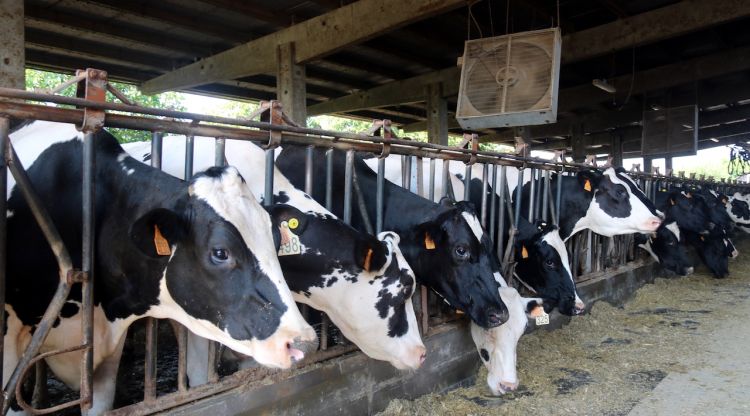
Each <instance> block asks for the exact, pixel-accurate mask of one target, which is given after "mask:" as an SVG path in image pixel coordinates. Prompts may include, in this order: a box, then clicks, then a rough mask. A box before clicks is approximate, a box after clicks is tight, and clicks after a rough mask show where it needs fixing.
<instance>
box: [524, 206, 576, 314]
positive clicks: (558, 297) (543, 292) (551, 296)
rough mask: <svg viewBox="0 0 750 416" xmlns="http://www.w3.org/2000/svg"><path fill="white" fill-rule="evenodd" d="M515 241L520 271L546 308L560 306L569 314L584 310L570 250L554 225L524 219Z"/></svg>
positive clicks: (561, 310) (563, 311)
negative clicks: (569, 261)
mask: <svg viewBox="0 0 750 416" xmlns="http://www.w3.org/2000/svg"><path fill="white" fill-rule="evenodd" d="M518 228H519V233H518V237H517V238H516V242H515V247H514V249H515V258H516V261H517V266H516V273H517V274H518V276H519V277H520V278H521V279H522V280H523V281H525V282H526V283H528V284H529V285H530V286H531V287H532V288H534V290H535V291H536V292H537V296H539V297H541V298H542V299H543V300H544V309H545V311H547V312H550V311H551V310H552V309H553V308H554V307H557V308H558V309H559V310H560V312H561V313H563V314H565V315H578V314H581V313H583V312H584V308H585V305H584V303H583V302H582V301H581V299H580V298H579V297H578V293H576V287H575V283H574V282H573V277H572V275H571V273H570V266H569V263H568V252H567V250H566V248H565V244H564V243H563V241H562V239H561V238H560V234H559V233H558V229H557V227H556V226H555V225H553V224H548V223H546V222H543V221H537V222H536V223H535V224H530V223H529V222H527V221H525V220H523V219H521V221H520V222H519V224H518Z"/></svg>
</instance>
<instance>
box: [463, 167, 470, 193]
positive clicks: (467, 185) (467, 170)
mask: <svg viewBox="0 0 750 416" xmlns="http://www.w3.org/2000/svg"><path fill="white" fill-rule="evenodd" d="M470 196H471V165H466V167H465V168H464V201H468V200H469V197H470Z"/></svg>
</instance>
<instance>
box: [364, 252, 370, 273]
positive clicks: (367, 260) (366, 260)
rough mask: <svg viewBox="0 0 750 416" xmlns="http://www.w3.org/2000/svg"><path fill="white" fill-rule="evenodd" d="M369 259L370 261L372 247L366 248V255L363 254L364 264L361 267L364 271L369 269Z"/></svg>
mask: <svg viewBox="0 0 750 416" xmlns="http://www.w3.org/2000/svg"><path fill="white" fill-rule="evenodd" d="M371 261H372V249H371V248H368V249H367V255H366V256H365V265H364V267H363V268H364V269H365V271H366V272H369V271H370V262H371Z"/></svg>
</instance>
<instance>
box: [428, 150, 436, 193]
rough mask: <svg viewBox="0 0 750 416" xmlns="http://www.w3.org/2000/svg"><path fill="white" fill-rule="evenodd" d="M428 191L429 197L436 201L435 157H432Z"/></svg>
mask: <svg viewBox="0 0 750 416" xmlns="http://www.w3.org/2000/svg"><path fill="white" fill-rule="evenodd" d="M427 192H428V195H427V196H428V198H427V199H429V200H430V201H435V159H430V183H429V185H428V190H427Z"/></svg>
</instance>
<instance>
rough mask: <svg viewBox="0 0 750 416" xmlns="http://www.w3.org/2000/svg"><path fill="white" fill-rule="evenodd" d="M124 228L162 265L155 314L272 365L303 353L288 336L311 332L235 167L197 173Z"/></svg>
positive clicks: (266, 223)
mask: <svg viewBox="0 0 750 416" xmlns="http://www.w3.org/2000/svg"><path fill="white" fill-rule="evenodd" d="M129 235H130V237H131V241H132V242H133V244H134V245H135V246H136V247H137V248H138V249H139V250H140V252H141V253H142V254H143V255H144V256H145V257H146V258H150V259H153V261H155V262H158V264H160V267H162V268H161V269H160V270H163V272H162V273H163V274H164V277H165V278H163V279H162V280H161V284H160V293H159V304H158V306H156V309H157V311H155V312H154V313H153V314H154V315H156V316H158V317H168V318H172V319H175V320H177V321H178V322H180V323H182V324H184V325H185V326H187V327H188V328H189V329H190V330H191V331H192V332H194V333H196V334H197V335H200V336H202V337H205V338H209V339H212V340H215V341H219V342H221V343H223V344H225V345H227V346H228V347H230V348H232V349H234V350H236V351H237V352H240V353H243V354H246V355H251V356H253V357H254V358H255V359H256V360H257V361H258V362H260V363H263V364H266V365H270V366H274V367H284V368H286V367H289V366H290V365H291V359H292V358H296V359H301V358H302V353H301V352H300V351H298V350H295V349H293V348H291V347H290V345H291V343H293V342H294V339H293V338H294V336H296V335H299V334H304V335H303V338H305V339H306V340H312V339H314V338H315V335H314V332H313V331H312V328H311V327H310V326H309V325H307V323H306V322H304V319H302V316H301V315H300V314H299V311H298V310H297V308H296V306H295V305H294V302H293V300H292V296H291V293H290V292H289V289H288V287H287V286H286V284H285V283H284V281H283V276H282V274H281V268H280V267H279V264H278V260H277V258H276V252H275V251H274V246H273V240H272V236H271V222H270V219H269V217H268V214H267V213H266V212H265V211H264V210H263V209H262V208H261V207H260V205H258V203H257V202H256V201H255V199H254V197H253V196H252V194H251V193H250V191H249V189H247V186H246V185H245V184H244V182H243V181H242V178H241V177H240V176H239V174H238V173H237V171H236V170H235V169H234V168H214V169H210V170H208V171H206V172H205V173H203V174H199V175H196V177H195V178H194V179H193V180H192V181H191V182H190V184H189V190H188V192H186V193H185V194H183V196H182V197H181V198H180V199H178V200H177V201H176V203H175V205H174V207H173V208H171V209H165V208H157V209H154V210H152V211H150V212H147V213H145V214H144V215H142V216H140V218H139V219H137V220H136V221H135V222H134V223H133V224H132V225H131V226H130V230H129ZM143 261H144V260H138V259H132V265H130V263H131V260H128V262H127V264H128V265H126V266H125V267H133V268H138V267H141V266H138V265H137V264H138V263H139V262H143ZM293 334H294V335H293Z"/></svg>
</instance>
